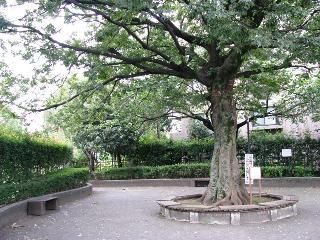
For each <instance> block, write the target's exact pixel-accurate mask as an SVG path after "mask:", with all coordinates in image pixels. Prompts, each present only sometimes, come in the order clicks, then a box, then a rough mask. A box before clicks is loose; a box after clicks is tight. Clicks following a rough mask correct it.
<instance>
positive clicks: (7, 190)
mask: <svg viewBox="0 0 320 240" xmlns="http://www.w3.org/2000/svg"><path fill="white" fill-rule="evenodd" d="M88 177H89V171H88V170H87V169H83V168H66V169H63V170H60V171H57V172H54V173H50V174H47V175H44V176H41V177H37V178H34V179H32V180H29V181H27V182H24V183H19V184H3V185H0V205H2V204H8V203H12V202H16V201H20V200H24V199H27V198H30V197H35V196H40V195H44V194H49V193H54V192H60V191H65V190H68V189H73V188H77V187H81V186H84V185H85V184H86V183H87V181H88Z"/></svg>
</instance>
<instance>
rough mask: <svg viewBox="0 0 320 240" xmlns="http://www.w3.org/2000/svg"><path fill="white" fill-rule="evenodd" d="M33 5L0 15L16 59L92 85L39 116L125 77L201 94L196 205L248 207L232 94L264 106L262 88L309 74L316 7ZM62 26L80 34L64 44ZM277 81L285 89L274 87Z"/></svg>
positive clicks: (77, 0) (235, 2)
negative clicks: (205, 166)
mask: <svg viewBox="0 0 320 240" xmlns="http://www.w3.org/2000/svg"><path fill="white" fill-rule="evenodd" d="M22 2H27V1H22ZM33 2H34V4H29V5H28V7H27V9H28V14H27V15H26V16H25V17H22V18H20V20H17V21H13V20H8V19H6V18H5V16H4V17H2V18H1V24H0V29H1V31H3V32H7V33H14V34H16V33H19V34H20V35H21V36H22V38H21V41H22V43H24V46H25V50H26V51H25V54H24V57H25V58H29V57H32V56H34V55H36V57H39V56H38V55H39V54H40V55H41V56H45V59H46V64H45V65H44V68H43V71H44V70H50V69H51V67H52V66H53V65H54V64H55V63H57V61H58V60H60V61H61V62H63V64H65V65H66V66H68V67H71V66H75V67H80V68H82V69H84V71H85V74H86V76H87V77H88V79H90V80H91V82H90V84H89V85H87V86H86V87H85V88H82V89H79V91H78V92H77V93H76V94H75V95H73V96H70V97H69V98H67V99H65V100H63V101H62V102H59V103H55V104H53V105H51V106H48V107H45V108H43V109H40V110H45V109H48V108H52V107H57V106H60V105H63V104H65V103H67V102H69V101H71V100H72V99H74V98H75V97H77V96H79V95H81V94H91V93H92V92H94V91H97V90H98V89H99V88H101V87H103V86H104V85H107V84H109V83H111V82H117V81H123V80H125V79H128V80H130V79H134V78H138V79H144V81H145V82H146V83H147V82H148V81H149V79H150V78H152V77H154V76H158V77H159V76H162V77H163V78H168V79H170V78H179V79H182V80H184V81H185V82H188V83H190V82H195V83H197V84H199V85H201V86H203V87H204V88H205V89H206V100H207V101H208V102H209V103H210V109H209V111H208V116H209V118H208V119H203V122H204V123H205V124H206V125H207V126H208V127H209V128H211V129H213V130H214V135H215V145H214V153H213V156H212V161H211V172H210V182H209V186H208V188H207V190H206V192H205V193H204V195H203V203H204V204H215V205H226V204H247V203H248V194H247V192H246V190H245V188H244V184H243V182H242V181H241V178H240V174H239V166H238V161H237V159H236V132H237V124H238V123H237V112H236V106H237V105H236V104H237V102H236V96H239V97H240V98H239V99H238V100H239V102H240V101H242V102H243V98H248V99H249V100H250V99H252V98H254V97H255V96H254V95H255V94H256V95H258V96H261V97H264V98H266V97H268V93H269V90H270V89H277V91H278V92H281V91H282V90H281V89H283V87H284V86H290V84H295V82H298V81H299V76H298V75H299V74H300V73H301V72H302V71H303V69H308V70H310V69H311V68H313V67H317V64H318V62H317V61H318V59H319V47H318V46H319V37H318V35H319V29H320V21H319V12H320V6H319V2H318V1H317V0H301V1H300V0H297V1H291V0H283V1H280V0H206V1H203V0H193V1H189V0H171V1H165V0H146V1H140V0H95V1H92V0H64V1H59V0H55V1H52V0H50V1H49V0H48V1H46V0H44V1H39V2H38V1H33ZM61 17H64V18H65V21H64V23H61V20H60V19H61ZM66 24H69V25H70V24H71V25H72V24H73V26H81V27H82V28H85V29H86V30H88V31H87V33H86V34H82V35H81V37H79V38H78V37H77V36H78V35H71V36H70V37H71V38H70V39H69V40H65V39H66V38H65V37H61V35H59V33H58V29H61V28H63V26H66ZM69 29H70V28H69ZM61 31H62V32H63V30H61ZM35 53H36V54H35ZM299 69H301V70H299ZM37 73H38V74H40V72H37ZM293 75H297V76H294V77H293ZM283 76H289V77H290V78H291V81H290V83H289V82H288V81H287V80H286V81H285V83H284V84H282V83H281V82H280V81H281V80H282V79H283ZM43 79H45V76H44V77H42V80H43ZM250 84H251V85H250ZM239 89H240V90H241V89H242V90H243V91H242V92H241V91H240V92H238V90H239ZM249 90H250V91H249ZM251 90H252V91H251ZM246 91H247V92H246ZM249 92H250V93H251V95H245V94H243V93H249ZM241 97H242V98H241ZM267 114H268V113H267Z"/></svg>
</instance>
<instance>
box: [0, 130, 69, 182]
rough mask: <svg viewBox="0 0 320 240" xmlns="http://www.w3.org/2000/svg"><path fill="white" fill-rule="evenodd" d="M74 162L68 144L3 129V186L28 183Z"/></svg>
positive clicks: (0, 170) (0, 162) (0, 160)
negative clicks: (36, 176)
mask: <svg viewBox="0 0 320 240" xmlns="http://www.w3.org/2000/svg"><path fill="white" fill-rule="evenodd" d="M71 159H72V148H71V147H69V146H68V145H66V144H62V143H58V142H55V141H53V140H51V139H45V138H43V137H35V136H30V135H26V134H20V133H16V132H10V131H8V130H6V129H3V128H0V183H2V182H3V183H10V182H21V181H25V180H27V179H29V178H31V177H33V176H35V175H41V174H44V173H47V172H49V171H53V170H57V169H59V168H61V167H63V166H64V165H66V164H67V163H68V162H69V161H70V160H71Z"/></svg>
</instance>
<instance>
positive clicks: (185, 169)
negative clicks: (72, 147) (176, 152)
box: [94, 163, 210, 180]
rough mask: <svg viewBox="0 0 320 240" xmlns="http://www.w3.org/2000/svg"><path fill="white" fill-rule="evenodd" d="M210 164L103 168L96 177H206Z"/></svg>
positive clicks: (112, 178)
mask: <svg viewBox="0 0 320 240" xmlns="http://www.w3.org/2000/svg"><path fill="white" fill-rule="evenodd" d="M209 171H210V165H209V164H206V163H197V164H176V165H166V166H156V167H150V166H140V167H125V168H110V169H103V170H102V171H97V172H95V173H94V176H95V178H96V179H106V180H116V179H117V180H121V179H155V178H206V177H209Z"/></svg>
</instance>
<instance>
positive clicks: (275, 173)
mask: <svg viewBox="0 0 320 240" xmlns="http://www.w3.org/2000/svg"><path fill="white" fill-rule="evenodd" d="M261 174H262V177H266V178H272V177H310V176H313V174H314V173H313V170H312V169H311V168H310V167H304V166H294V167H290V166H266V167H261Z"/></svg>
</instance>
